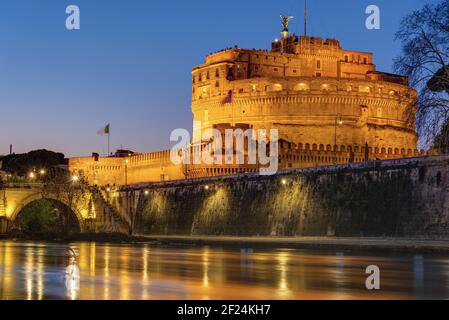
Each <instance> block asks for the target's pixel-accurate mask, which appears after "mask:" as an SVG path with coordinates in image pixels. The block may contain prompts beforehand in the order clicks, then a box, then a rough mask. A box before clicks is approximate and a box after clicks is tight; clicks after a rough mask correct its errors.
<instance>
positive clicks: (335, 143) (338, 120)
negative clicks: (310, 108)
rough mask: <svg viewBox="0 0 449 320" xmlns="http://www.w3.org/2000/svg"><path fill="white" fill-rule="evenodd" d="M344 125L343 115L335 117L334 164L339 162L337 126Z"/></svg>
mask: <svg viewBox="0 0 449 320" xmlns="http://www.w3.org/2000/svg"><path fill="white" fill-rule="evenodd" d="M341 125H343V119H342V117H341V115H339V116H337V117H336V118H335V134H334V164H337V127H338V126H341Z"/></svg>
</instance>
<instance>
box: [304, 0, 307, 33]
mask: <svg viewBox="0 0 449 320" xmlns="http://www.w3.org/2000/svg"><path fill="white" fill-rule="evenodd" d="M304 35H305V36H307V0H304Z"/></svg>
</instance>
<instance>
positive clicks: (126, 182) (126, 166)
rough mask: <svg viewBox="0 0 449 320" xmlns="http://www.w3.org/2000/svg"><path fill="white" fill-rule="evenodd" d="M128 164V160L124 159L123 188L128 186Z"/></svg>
mask: <svg viewBox="0 0 449 320" xmlns="http://www.w3.org/2000/svg"><path fill="white" fill-rule="evenodd" d="M128 163H129V160H128V159H126V160H125V186H127V185H128Z"/></svg>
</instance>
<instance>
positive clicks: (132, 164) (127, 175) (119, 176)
mask: <svg viewBox="0 0 449 320" xmlns="http://www.w3.org/2000/svg"><path fill="white" fill-rule="evenodd" d="M69 170H70V172H72V173H74V174H79V175H81V176H83V177H84V179H85V180H86V181H87V182H88V183H89V184H91V185H98V186H107V185H109V186H114V185H117V186H121V185H126V184H138V183H143V182H158V181H168V180H179V179H184V178H185V175H184V173H183V167H182V166H181V165H175V164H173V163H172V162H171V161H170V150H166V151H160V152H152V153H145V154H135V155H132V156H130V157H124V158H120V157H99V158H98V159H95V158H94V157H82V158H71V159H69Z"/></svg>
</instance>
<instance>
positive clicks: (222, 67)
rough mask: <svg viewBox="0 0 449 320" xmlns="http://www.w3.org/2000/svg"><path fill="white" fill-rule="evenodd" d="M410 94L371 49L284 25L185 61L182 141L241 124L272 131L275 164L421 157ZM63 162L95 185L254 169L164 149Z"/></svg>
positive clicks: (292, 165)
mask: <svg viewBox="0 0 449 320" xmlns="http://www.w3.org/2000/svg"><path fill="white" fill-rule="evenodd" d="M416 99H417V93H416V91H415V90H414V89H413V88H411V87H410V86H409V85H408V80H407V78H406V77H402V76H399V75H394V74H389V73H383V72H379V71H377V70H376V66H375V65H374V64H373V55H372V53H369V52H358V51H350V50H344V49H342V48H341V46H340V42H339V41H338V40H334V39H322V38H316V37H297V36H295V35H290V34H289V33H288V32H285V30H284V31H283V33H282V39H281V40H277V41H275V42H273V43H272V49H271V50H255V49H241V48H238V47H235V48H229V49H225V50H223V51H220V52H217V53H214V54H211V55H209V56H207V57H206V59H205V62H204V64H201V65H199V66H196V67H194V68H193V70H192V113H193V120H194V121H195V124H196V125H195V126H194V129H193V139H192V145H191V147H190V148H195V147H198V146H199V147H200V148H202V147H203V146H204V145H205V144H207V143H209V142H210V141H205V140H203V138H202V137H203V133H204V132H205V131H206V130H207V129H211V128H215V129H217V128H218V129H219V130H221V131H223V130H225V129H227V128H229V129H233V128H243V127H244V128H250V129H254V130H258V129H266V130H267V131H269V130H270V129H277V130H278V132H279V138H280V143H279V150H278V152H279V157H278V159H279V168H280V169H288V168H306V167H316V166H322V165H332V164H344V163H358V162H365V161H368V160H376V159H378V160H386V159H398V158H406V157H416V156H419V155H424V153H423V152H418V150H417V140H418V136H417V134H416V130H415V110H416V109H415V106H416ZM198 123H199V124H200V126H198V125H197V124H198ZM427 154H430V153H427ZM69 167H70V170H71V171H72V172H79V173H80V174H83V175H84V177H85V178H86V179H87V180H88V181H89V183H92V184H97V185H128V184H139V183H145V182H156V181H169V180H183V179H191V178H202V177H210V176H225V175H234V174H241V173H245V172H257V171H258V170H259V168H260V167H259V165H258V164H255V165H248V164H212V165H205V164H186V165H175V164H173V163H172V162H171V160H170V151H169V150H166V151H161V152H152V153H145V154H135V155H131V156H130V157H124V158H120V157H117V158H115V157H109V158H98V159H95V158H94V157H86V158H74V159H70V163H69Z"/></svg>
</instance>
